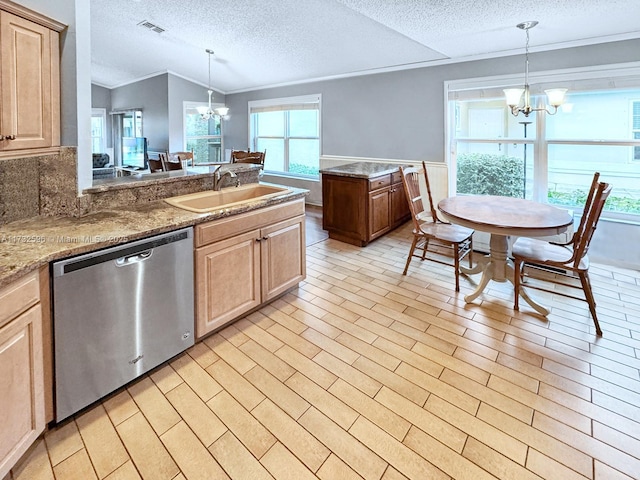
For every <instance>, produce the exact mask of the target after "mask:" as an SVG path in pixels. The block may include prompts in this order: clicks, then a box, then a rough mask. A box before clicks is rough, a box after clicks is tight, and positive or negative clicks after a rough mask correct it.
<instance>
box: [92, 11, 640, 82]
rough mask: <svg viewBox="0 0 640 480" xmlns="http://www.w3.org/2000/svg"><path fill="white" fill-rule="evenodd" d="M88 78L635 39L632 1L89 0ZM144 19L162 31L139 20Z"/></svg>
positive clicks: (373, 62) (315, 66)
mask: <svg viewBox="0 0 640 480" xmlns="http://www.w3.org/2000/svg"><path fill="white" fill-rule="evenodd" d="M90 8H91V51H92V53H91V57H92V72H91V74H92V81H93V82H94V83H97V84H98V85H102V86H106V87H110V88H112V87H115V86H118V85H122V84H125V83H129V82H132V81H135V80H137V79H140V78H144V77H148V76H150V75H154V74H157V73H161V72H167V71H169V72H172V73H175V74H178V75H181V76H183V77H185V78H188V79H191V80H193V81H196V82H199V83H201V84H203V85H206V84H207V81H208V80H207V76H208V64H207V61H208V60H207V54H206V53H205V49H207V48H211V49H213V50H214V51H215V56H214V58H213V61H212V67H211V68H212V74H211V76H212V80H211V83H212V85H213V87H214V88H215V89H217V90H220V91H222V92H235V91H241V90H249V89H255V88H260V87H265V86H272V85H279V84H287V83H295V82H300V81H306V80H312V79H321V78H327V77H335V76H340V75H353V74H358V73H367V72H374V71H376V70H380V69H388V68H401V67H402V66H408V65H416V64H418V65H429V64H434V63H442V62H455V61H464V60H470V59H473V58H486V57H492V56H500V55H505V54H510V53H519V52H522V51H523V50H524V42H525V35H524V33H523V32H522V31H520V30H518V29H517V28H516V27H515V25H516V24H518V23H520V22H522V21H526V20H538V21H539V22H540V24H539V25H538V26H537V27H536V28H535V29H533V30H531V44H530V45H531V50H532V51H538V50H550V49H556V48H561V47H564V46H576V45H584V44H592V43H600V42H605V41H611V40H618V39H627V38H640V26H639V24H638V21H637V20H638V18H640V0H608V1H604V0H580V1H575V0H535V1H530V2H528V3H527V2H521V1H518V2H516V1H514V0H474V1H469V0H262V1H257V0H215V1H214V0H91V4H90ZM143 20H146V21H148V22H152V23H154V24H156V25H158V26H160V27H162V28H163V29H165V32H163V33H155V32H153V31H151V30H149V29H146V28H142V27H140V26H137V24H138V23H140V22H142V21H143Z"/></svg>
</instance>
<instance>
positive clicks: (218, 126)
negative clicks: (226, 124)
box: [184, 102, 224, 164]
mask: <svg viewBox="0 0 640 480" xmlns="http://www.w3.org/2000/svg"><path fill="white" fill-rule="evenodd" d="M203 105H204V106H205V107H207V106H208V104H206V103H197V102H185V103H184V144H185V150H186V151H193V162H194V164H198V163H215V162H223V161H224V158H223V156H222V151H223V150H222V121H221V119H220V117H218V116H215V117H211V118H210V119H209V120H203V119H202V118H201V117H200V113H199V112H198V110H197V108H198V107H200V106H203ZM221 106H222V104H219V105H215V104H214V105H212V108H217V107H221Z"/></svg>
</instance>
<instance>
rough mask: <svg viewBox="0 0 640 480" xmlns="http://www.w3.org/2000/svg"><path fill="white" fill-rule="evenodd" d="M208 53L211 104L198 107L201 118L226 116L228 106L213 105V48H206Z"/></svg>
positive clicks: (208, 91)
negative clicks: (216, 106) (214, 107)
mask: <svg viewBox="0 0 640 480" xmlns="http://www.w3.org/2000/svg"><path fill="white" fill-rule="evenodd" d="M205 51H206V52H207V54H209V83H208V84H207V85H208V90H207V93H208V94H209V106H208V107H198V113H199V114H200V118H202V120H209V119H210V118H213V117H224V116H225V115H226V114H227V113H229V108H228V107H218V108H216V109H215V110H214V109H213V108H212V107H211V100H213V90H211V55H213V50H210V49H208V48H207V49H206V50H205Z"/></svg>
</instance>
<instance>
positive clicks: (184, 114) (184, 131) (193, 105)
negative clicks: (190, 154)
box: [182, 101, 226, 162]
mask: <svg viewBox="0 0 640 480" xmlns="http://www.w3.org/2000/svg"><path fill="white" fill-rule="evenodd" d="M224 106H225V105H224V104H223V103H212V104H211V108H212V109H213V110H215V109H217V108H220V107H224ZM198 107H205V108H208V107H209V104H208V103H207V102H189V101H184V102H182V149H183V150H185V151H186V149H187V140H188V139H196V140H199V139H209V138H220V161H221V162H225V161H226V160H225V158H224V156H225V154H224V117H221V118H220V135H187V122H186V118H187V109H191V108H195V109H197V108H198Z"/></svg>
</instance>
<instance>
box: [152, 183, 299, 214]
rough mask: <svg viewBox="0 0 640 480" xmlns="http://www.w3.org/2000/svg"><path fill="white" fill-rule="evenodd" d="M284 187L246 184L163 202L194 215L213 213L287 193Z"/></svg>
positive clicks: (173, 198)
mask: <svg viewBox="0 0 640 480" xmlns="http://www.w3.org/2000/svg"><path fill="white" fill-rule="evenodd" d="M289 192H290V190H289V189H288V188H286V187H276V186H273V185H261V184H255V183H254V184H247V185H243V186H240V187H227V188H224V189H222V190H220V191H214V190H207V191H204V192H196V193H190V194H187V195H180V196H178V197H171V198H165V200H164V201H165V202H167V203H168V204H170V205H173V206H174V207H178V208H182V209H183V210H189V211H190V212H196V213H207V212H213V211H214V210H224V209H226V208H230V207H236V206H239V205H242V204H245V203H250V202H255V201H260V200H265V199H267V198H271V197H275V196H278V195H283V194H285V193H289Z"/></svg>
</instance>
